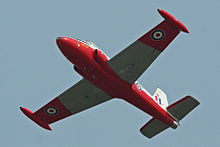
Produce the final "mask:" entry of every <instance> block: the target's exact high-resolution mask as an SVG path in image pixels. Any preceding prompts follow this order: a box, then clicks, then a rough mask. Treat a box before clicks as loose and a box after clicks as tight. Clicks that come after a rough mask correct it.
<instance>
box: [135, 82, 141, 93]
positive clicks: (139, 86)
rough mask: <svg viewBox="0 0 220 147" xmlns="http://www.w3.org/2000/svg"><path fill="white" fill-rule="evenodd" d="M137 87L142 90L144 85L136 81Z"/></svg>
mask: <svg viewBox="0 0 220 147" xmlns="http://www.w3.org/2000/svg"><path fill="white" fill-rule="evenodd" d="M136 87H137V89H138V90H140V91H141V90H142V87H141V85H140V84H139V83H138V82H136Z"/></svg>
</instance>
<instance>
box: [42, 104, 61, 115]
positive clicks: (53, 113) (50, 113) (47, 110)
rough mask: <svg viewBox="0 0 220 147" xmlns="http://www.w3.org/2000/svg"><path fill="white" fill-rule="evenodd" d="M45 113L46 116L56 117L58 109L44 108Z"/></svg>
mask: <svg viewBox="0 0 220 147" xmlns="http://www.w3.org/2000/svg"><path fill="white" fill-rule="evenodd" d="M45 112H46V113H47V114H48V115H56V114H57V113H58V109H57V108H56V107H52V106H49V107H46V108H45Z"/></svg>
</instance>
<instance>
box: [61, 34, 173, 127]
mask: <svg viewBox="0 0 220 147" xmlns="http://www.w3.org/2000/svg"><path fill="white" fill-rule="evenodd" d="M57 45H58V47H59V49H60V50H61V52H62V53H63V55H64V56H65V57H66V58H67V59H68V60H69V61H70V62H71V63H72V64H73V65H74V69H75V70H76V72H78V73H79V74H80V75H81V76H83V77H84V78H85V79H87V80H88V81H90V82H91V83H92V84H94V85H95V86H97V87H99V88H100V89H102V90H103V91H105V92H106V93H107V94H108V95H110V96H111V97H113V98H121V99H124V100H125V101H127V102H129V103H131V104H132V105H134V106H136V107H138V108H139V109H141V110H142V111H144V112H146V113H148V114H149V115H151V116H153V117H155V118H157V119H159V120H160V121H162V122H164V123H165V124H167V125H169V126H171V127H173V125H174V118H173V117H172V116H171V115H170V114H169V113H168V112H167V111H166V110H165V109H163V108H162V107H161V106H159V105H158V104H157V103H156V102H155V101H154V100H153V99H152V97H151V96H150V94H148V93H147V92H146V91H145V90H144V89H143V88H142V87H141V85H139V84H138V83H137V82H135V83H134V84H133V85H131V84H130V83H128V82H126V81H124V80H123V79H121V78H120V77H119V76H118V75H117V74H116V73H115V72H114V71H112V69H111V68H110V67H109V66H108V64H107V59H105V58H102V56H104V53H103V52H102V51H101V50H100V49H98V48H97V47H93V46H91V45H88V44H86V43H85V42H83V41H80V40H78V39H73V38H68V37H58V38H57ZM97 51H98V52H99V53H100V57H99V58H96V56H95V55H96V53H97ZM102 60H103V61H102ZM175 127H176V126H174V128H175Z"/></svg>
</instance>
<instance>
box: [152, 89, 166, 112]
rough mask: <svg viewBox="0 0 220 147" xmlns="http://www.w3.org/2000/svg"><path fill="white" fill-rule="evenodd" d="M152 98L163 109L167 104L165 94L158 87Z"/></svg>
mask: <svg viewBox="0 0 220 147" xmlns="http://www.w3.org/2000/svg"><path fill="white" fill-rule="evenodd" d="M153 98H154V100H155V101H156V102H157V103H158V104H159V105H160V106H161V107H162V108H164V109H165V108H166V107H167V106H168V101H167V95H166V94H165V93H164V92H163V91H162V90H161V89H160V88H157V90H156V91H155V93H154V95H153Z"/></svg>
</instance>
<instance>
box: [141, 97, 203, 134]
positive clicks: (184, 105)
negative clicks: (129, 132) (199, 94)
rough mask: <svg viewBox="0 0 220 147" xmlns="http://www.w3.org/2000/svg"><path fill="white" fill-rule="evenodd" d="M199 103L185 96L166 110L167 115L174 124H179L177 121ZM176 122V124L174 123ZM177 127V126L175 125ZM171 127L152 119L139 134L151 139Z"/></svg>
mask: <svg viewBox="0 0 220 147" xmlns="http://www.w3.org/2000/svg"><path fill="white" fill-rule="evenodd" d="M199 104H200V103H199V102H198V101H197V100H196V99H195V98H193V97H191V96H186V97H184V98H182V99H181V100H179V101H177V102H175V103H173V104H171V105H170V106H168V107H167V108H166V110H167V112H168V114H171V116H172V117H173V119H174V120H175V121H174V123H179V122H178V121H179V120H181V119H183V117H185V116H186V115H187V114H188V113H189V112H191V111H192V110H193V109H194V108H195V107H196V106H198V105H199ZM176 121H177V122H176ZM176 126H177V124H176ZM169 127H172V126H168V125H167V124H165V123H163V122H161V121H160V120H158V119H156V118H152V119H151V120H150V121H149V122H148V123H146V124H145V125H144V126H143V127H142V128H141V129H140V131H141V133H142V134H143V135H144V136H146V137H147V138H152V137H153V136H155V135H157V134H159V133H160V132H162V131H164V130H166V129H167V128H169ZM172 128H176V127H172Z"/></svg>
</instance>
